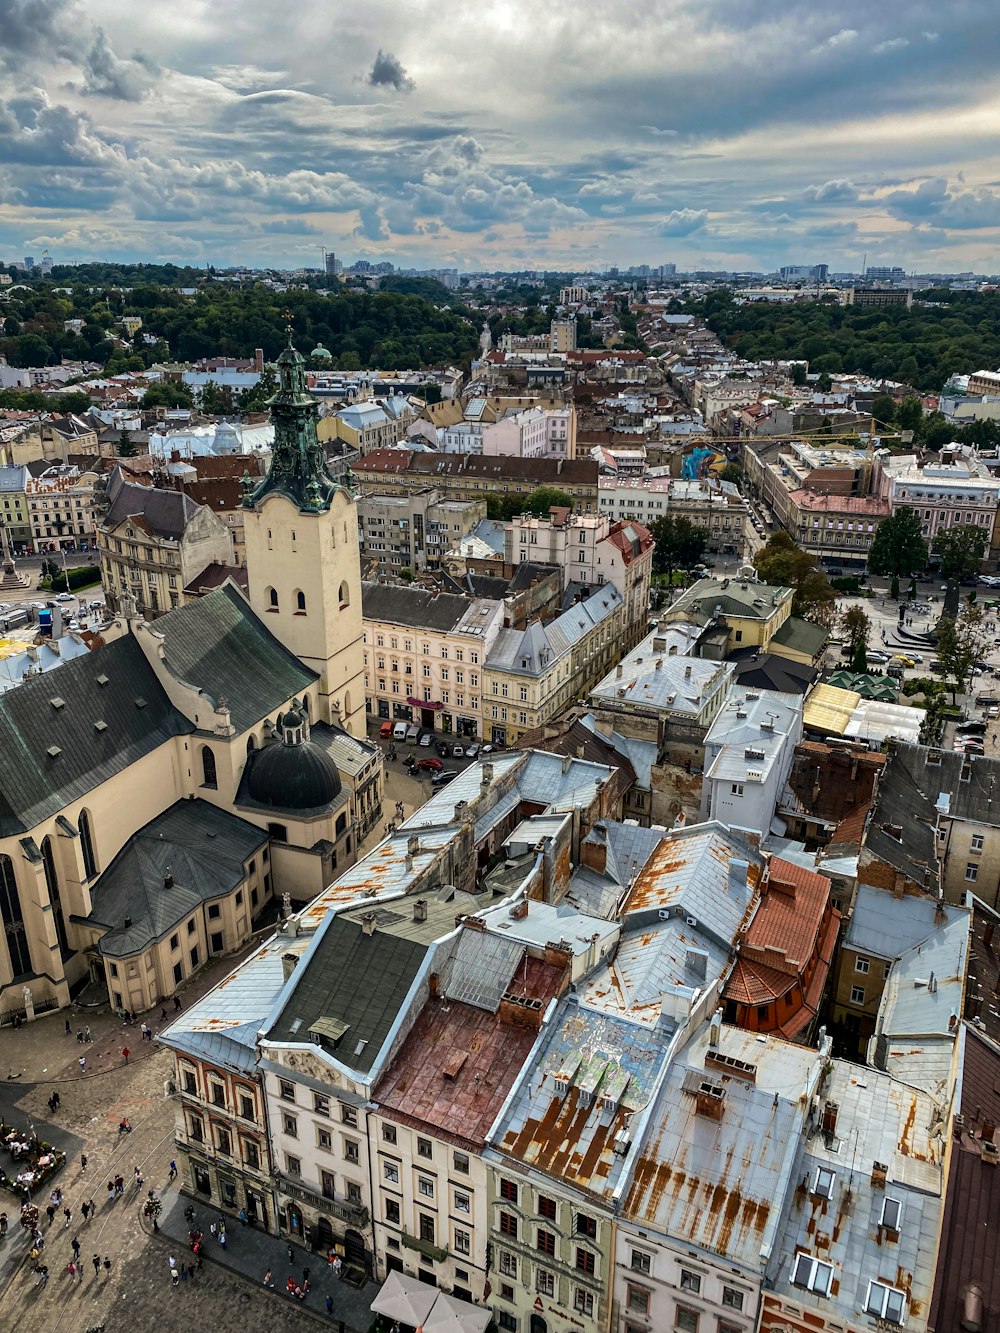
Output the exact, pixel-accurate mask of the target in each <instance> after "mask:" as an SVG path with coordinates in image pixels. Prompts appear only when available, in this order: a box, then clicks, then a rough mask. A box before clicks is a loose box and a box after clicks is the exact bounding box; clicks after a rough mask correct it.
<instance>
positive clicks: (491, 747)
mask: <svg viewBox="0 0 1000 1333" xmlns="http://www.w3.org/2000/svg"><path fill="white" fill-rule="evenodd" d="M496 748H497V747H496V746H495V745H484V746H483V748H482V749H481V750H480V751H479V753H480V754H493V752H494V751H495V750H496Z"/></svg>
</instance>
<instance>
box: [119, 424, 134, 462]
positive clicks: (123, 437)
mask: <svg viewBox="0 0 1000 1333" xmlns="http://www.w3.org/2000/svg"><path fill="white" fill-rule="evenodd" d="M138 452H139V450H138V449H137V447H136V443H135V440H133V439H132V436H131V435H130V434H129V433H128V431H127V430H123V431H122V433H121V434H120V435H119V436H118V457H119V458H134V457H135V456H136V454H137V453H138Z"/></svg>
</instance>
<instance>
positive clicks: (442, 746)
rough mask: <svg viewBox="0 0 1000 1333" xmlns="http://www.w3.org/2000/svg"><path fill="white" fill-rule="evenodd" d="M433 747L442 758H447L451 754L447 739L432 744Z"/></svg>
mask: <svg viewBox="0 0 1000 1333" xmlns="http://www.w3.org/2000/svg"><path fill="white" fill-rule="evenodd" d="M434 748H435V750H437V752H438V754H439V755H440V756H441V758H442V759H447V758H449V757H450V755H451V750H450V748H449V746H448V742H447V741H438V742H437V744H436V745H435V746H434Z"/></svg>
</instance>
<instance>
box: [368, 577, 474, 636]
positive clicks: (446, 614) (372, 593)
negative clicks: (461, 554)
mask: <svg viewBox="0 0 1000 1333" xmlns="http://www.w3.org/2000/svg"><path fill="white" fill-rule="evenodd" d="M361 602H362V606H363V608H364V615H365V619H366V620H377V621H383V622H386V623H388V624H391V625H408V626H410V628H411V629H428V630H436V631H437V632H438V633H443V632H447V631H448V630H450V629H454V628H455V626H456V625H457V624H458V622H459V621H460V620H461V619H462V617H463V616H464V615H465V614H466V612H467V611H468V610H469V605H470V603H469V599H468V597H462V596H460V595H459V594H458V593H453V592H427V591H426V590H425V589H424V588H414V587H412V586H399V585H397V584H393V583H362V585H361Z"/></svg>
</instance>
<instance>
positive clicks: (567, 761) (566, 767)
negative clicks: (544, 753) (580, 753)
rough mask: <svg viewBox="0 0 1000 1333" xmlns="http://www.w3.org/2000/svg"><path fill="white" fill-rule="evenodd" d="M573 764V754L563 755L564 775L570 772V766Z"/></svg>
mask: <svg viewBox="0 0 1000 1333" xmlns="http://www.w3.org/2000/svg"><path fill="white" fill-rule="evenodd" d="M572 762H573V756H572V755H571V754H564V755H563V757H562V771H563V772H564V773H568V772H569V766H570V764H571V763H572Z"/></svg>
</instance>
